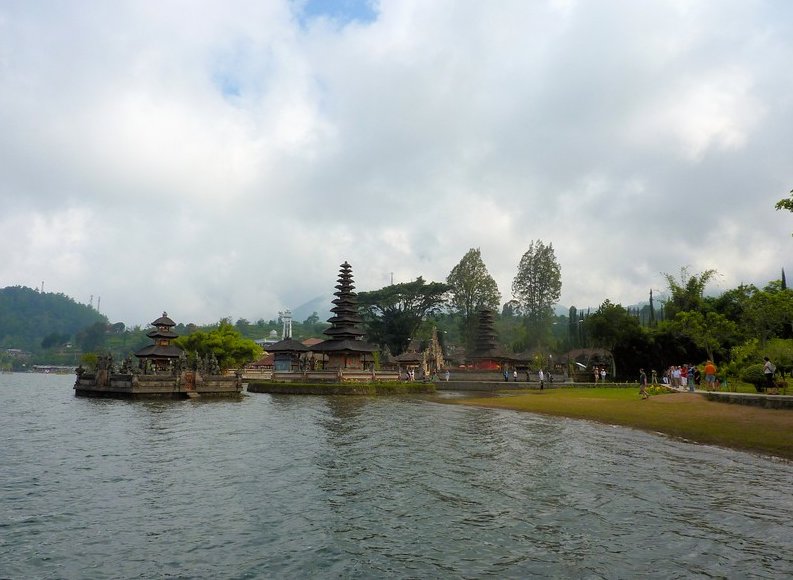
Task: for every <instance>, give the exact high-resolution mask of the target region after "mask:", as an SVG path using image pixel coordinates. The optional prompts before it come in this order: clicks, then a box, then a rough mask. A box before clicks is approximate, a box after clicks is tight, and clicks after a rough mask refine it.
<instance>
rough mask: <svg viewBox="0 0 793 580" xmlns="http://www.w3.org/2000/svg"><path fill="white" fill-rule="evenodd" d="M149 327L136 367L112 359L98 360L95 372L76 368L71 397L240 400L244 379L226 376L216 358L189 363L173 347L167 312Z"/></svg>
mask: <svg viewBox="0 0 793 580" xmlns="http://www.w3.org/2000/svg"><path fill="white" fill-rule="evenodd" d="M151 325H152V326H153V327H154V328H153V329H152V330H150V331H149V332H148V333H146V336H148V337H149V338H151V339H152V340H153V341H154V343H153V344H150V345H148V346H145V347H143V348H141V349H140V350H138V351H137V352H135V353H134V354H135V356H136V357H137V358H138V364H137V365H133V364H132V361H131V360H130V358H129V357H127V359H126V360H124V361H122V362H121V364H120V365H118V366H116V365H115V364H114V361H113V359H112V357H111V356H110V355H104V356H100V357H99V360H98V362H97V365H96V368H95V369H84V368H83V367H82V366H80V367H78V368H77V371H76V372H77V380H76V381H75V383H74V394H75V395H77V396H81V397H110V398H116V399H123V398H132V399H134V398H151V397H165V398H175V399H183V398H195V397H198V396H202V395H204V396H229V395H232V396H233V395H237V396H239V395H240V393H241V392H242V377H241V376H240V375H239V374H232V375H227V374H224V373H223V372H222V371H221V369H220V367H219V365H218V361H217V360H216V359H215V357H214V356H208V357H204V358H200V357H197V356H196V357H195V360H193V361H192V363H190V364H188V361H187V357H186V356H185V353H184V351H183V350H182V349H181V348H179V347H178V346H176V345H175V344H172V343H171V341H173V340H174V339H175V338H177V337H178V335H177V334H176V333H175V332H174V331H173V327H174V326H176V324H175V323H174V321H173V320H171V319H170V318H168V314H167V313H165V312H163V313H162V316H161V317H160V318H158V319H157V320H155V321H154V322H152V323H151Z"/></svg>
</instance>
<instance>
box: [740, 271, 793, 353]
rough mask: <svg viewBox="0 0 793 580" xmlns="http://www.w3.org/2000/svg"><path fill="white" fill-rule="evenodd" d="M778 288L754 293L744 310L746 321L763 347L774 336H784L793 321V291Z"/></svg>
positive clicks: (768, 288)
mask: <svg viewBox="0 0 793 580" xmlns="http://www.w3.org/2000/svg"><path fill="white" fill-rule="evenodd" d="M777 286H778V285H769V286H767V287H766V288H765V289H764V290H757V291H755V292H754V293H752V294H751V296H749V299H748V300H747V303H746V306H745V309H744V320H745V322H746V324H747V325H748V326H749V328H750V329H751V331H752V333H753V334H754V336H756V337H757V338H759V339H760V344H761V345H762V344H765V342H766V340H768V339H769V338H772V337H774V336H784V335H785V331H786V329H789V328H790V323H791V321H793V290H781V289H779V288H778V287H777Z"/></svg>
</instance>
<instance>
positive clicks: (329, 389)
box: [248, 380, 435, 396]
mask: <svg viewBox="0 0 793 580" xmlns="http://www.w3.org/2000/svg"><path fill="white" fill-rule="evenodd" d="M248 392H250V393H269V394H271V395H370V396H374V395H415V394H426V393H434V392H435V385H433V383H419V382H412V383H409V382H402V383H377V382H375V383H311V384H309V383H280V382H274V381H257V380H254V381H250V382H249V383H248Z"/></svg>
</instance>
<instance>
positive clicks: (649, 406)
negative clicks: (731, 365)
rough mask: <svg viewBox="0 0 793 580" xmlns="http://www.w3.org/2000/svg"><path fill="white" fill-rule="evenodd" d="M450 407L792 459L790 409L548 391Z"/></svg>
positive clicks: (627, 391)
mask: <svg viewBox="0 0 793 580" xmlns="http://www.w3.org/2000/svg"><path fill="white" fill-rule="evenodd" d="M752 392H754V388H752ZM451 402H454V403H457V404H463V405H477V406H482V407H492V408H502V409H513V410H516V411H528V412H532V413H542V414H546V415H556V416H564V417H572V418H578V419H588V420H592V421H598V422H602V423H608V424H612V425H622V426H625V427H634V428H638V429H643V430H647V431H656V432H660V433H666V434H668V435H671V436H673V437H680V438H684V439H689V440H691V441H696V442H700V443H708V444H713V445H720V446H724V447H732V448H736V449H744V450H751V451H757V452H760V453H764V454H769V455H776V456H779V457H785V458H788V459H793V410H789V409H765V408H760V407H752V406H748V405H733V404H728V403H719V402H714V401H708V400H706V399H705V398H704V397H703V396H702V395H699V394H692V393H668V394H661V395H654V396H652V397H650V398H649V399H647V400H642V399H641V398H640V396H639V394H638V388H636V387H629V388H586V389H576V388H571V389H567V388H565V389H548V390H544V391H532V392H524V393H520V394H518V395H511V396H502V397H488V398H481V399H460V400H454V401H451Z"/></svg>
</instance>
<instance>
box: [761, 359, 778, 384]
mask: <svg viewBox="0 0 793 580" xmlns="http://www.w3.org/2000/svg"><path fill="white" fill-rule="evenodd" d="M763 360H764V361H765V364H764V365H763V374H764V375H765V388H766V390H768V389H773V388H775V387H776V385H775V384H774V373H775V372H776V367H775V366H774V363H772V362H771V359H769V358H768V357H764V358H763Z"/></svg>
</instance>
